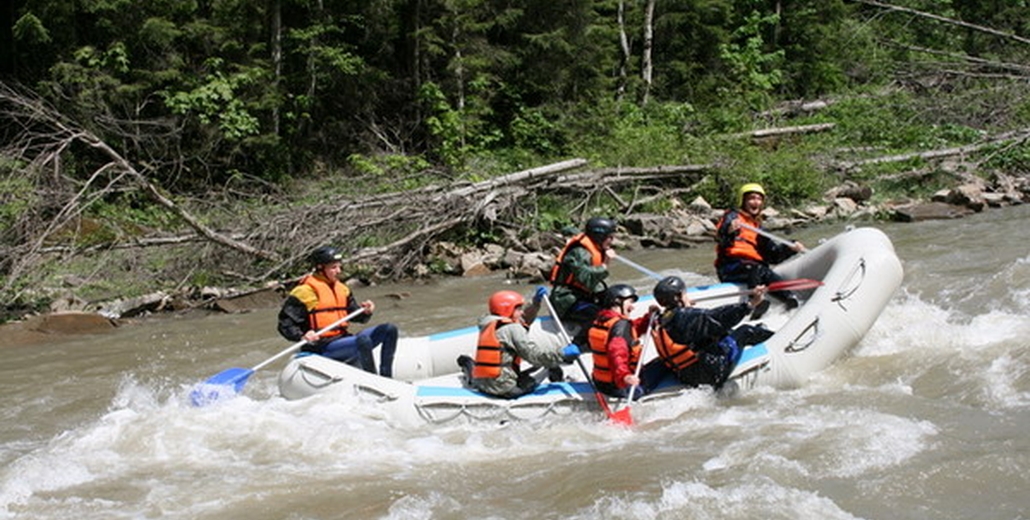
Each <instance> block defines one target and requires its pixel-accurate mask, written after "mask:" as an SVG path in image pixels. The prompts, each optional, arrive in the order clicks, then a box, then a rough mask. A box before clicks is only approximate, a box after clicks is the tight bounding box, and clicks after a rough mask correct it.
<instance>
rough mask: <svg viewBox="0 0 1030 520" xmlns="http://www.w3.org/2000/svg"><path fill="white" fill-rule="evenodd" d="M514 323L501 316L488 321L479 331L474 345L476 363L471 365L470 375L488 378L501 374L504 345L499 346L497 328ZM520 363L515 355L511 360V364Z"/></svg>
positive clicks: (516, 365)
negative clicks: (477, 340) (476, 343)
mask: <svg viewBox="0 0 1030 520" xmlns="http://www.w3.org/2000/svg"><path fill="white" fill-rule="evenodd" d="M513 323H515V321H514V320H512V319H511V318H501V319H499V320H494V321H491V322H490V323H488V324H487V325H486V326H485V327H483V330H481V331H479V343H478V345H477V346H476V364H475V366H474V367H472V377H474V378H490V379H496V378H497V377H499V376H500V375H501V369H502V368H504V366H503V364H502V360H503V359H504V358H503V357H502V355H501V354H502V353H503V351H504V347H503V346H501V341H500V340H499V339H497V329H499V328H501V327H504V326H507V325H511V324H513ZM521 363H522V359H520V358H519V357H518V356H515V359H514V360H512V364H513V365H514V366H515V367H516V370H517V367H518V366H519V365H520V364H521Z"/></svg>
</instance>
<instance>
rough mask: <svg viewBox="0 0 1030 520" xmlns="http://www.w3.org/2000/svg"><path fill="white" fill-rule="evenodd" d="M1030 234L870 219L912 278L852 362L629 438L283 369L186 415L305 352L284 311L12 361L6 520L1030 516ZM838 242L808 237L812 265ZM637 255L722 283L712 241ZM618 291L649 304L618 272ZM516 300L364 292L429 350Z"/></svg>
mask: <svg viewBox="0 0 1030 520" xmlns="http://www.w3.org/2000/svg"><path fill="white" fill-rule="evenodd" d="M1028 220H1030V205H1024V206H1018V207H1014V208H1007V209H996V210H989V211H987V212H985V213H982V214H977V215H974V216H972V217H968V218H965V219H961V220H948V221H932V222H922V223H915V224H893V223H875V224H873V225H876V226H877V227H879V228H880V229H882V230H884V231H885V232H886V233H887V235H888V236H889V237H890V238H891V240H892V241H893V242H894V245H895V248H896V250H897V252H898V255H899V257H900V258H901V260H902V263H903V265H904V269H905V278H904V282H903V284H902V287H901V289H900V290H899V291H898V292H897V293H896V294H895V295H894V297H893V299H892V301H891V302H890V303H889V304H888V306H887V308H886V310H885V311H884V313H883V314H882V315H881V316H880V318H879V320H878V321H877V322H876V324H875V325H874V326H873V327H872V329H871V330H870V332H869V333H868V334H867V336H866V337H865V338H864V339H863V340H862V342H861V343H859V345H858V346H857V347H856V348H855V349H853V350H852V351H851V353H850V355H848V356H847V357H845V358H843V359H841V360H839V361H838V362H837V363H836V364H834V365H833V366H831V367H830V368H828V369H827V370H824V371H823V372H820V373H818V374H816V375H815V376H814V377H813V378H812V379H811V380H810V381H808V383H807V384H805V385H804V386H802V387H801V388H798V389H794V390H775V389H771V388H759V389H756V390H753V391H748V392H743V393H740V394H738V395H735V396H732V397H716V396H714V395H713V394H712V393H711V392H709V391H705V390H696V391H692V392H688V393H687V394H686V395H684V396H682V397H681V398H678V399H676V400H673V401H668V402H664V403H663V404H662V406H661V407H654V408H646V409H644V408H640V409H635V410H634V418H635V419H636V422H637V424H636V425H635V426H634V427H632V428H628V429H627V428H622V427H615V426H612V425H609V424H607V423H605V422H603V421H602V418H601V417H599V416H598V417H593V416H583V417H578V418H577V419H574V420H572V419H569V418H567V417H566V418H551V419H545V420H538V421H529V422H514V423H508V424H507V425H505V426H498V425H496V424H462V425H451V426H424V427H420V428H414V429H412V428H402V427H399V426H397V425H394V424H392V423H391V422H390V420H389V418H387V417H383V416H382V415H381V414H380V413H378V412H377V410H375V409H374V408H371V407H368V406H367V405H359V404H354V403H351V402H348V401H347V400H346V399H345V398H343V397H342V396H334V395H332V394H324V395H320V396H316V397H313V398H308V399H303V400H299V401H286V400H284V399H282V398H281V397H279V396H278V393H277V389H276V382H275V381H276V376H277V374H278V371H279V369H280V368H281V367H282V365H283V363H282V362H279V363H276V364H273V365H272V366H270V367H268V368H266V369H263V370H261V371H259V372H257V373H256V374H255V375H254V376H253V377H252V378H251V379H250V381H249V382H248V384H247V386H246V388H245V391H244V392H243V394H242V395H241V396H240V397H238V398H236V399H233V400H231V401H228V402H225V403H221V404H219V405H217V406H210V407H206V408H200V409H197V408H193V407H191V406H190V405H189V404H188V398H187V394H188V392H189V389H190V388H191V387H192V386H193V385H194V384H195V383H197V382H199V381H202V380H204V379H206V378H208V377H210V376H212V375H214V374H216V373H218V372H220V371H222V370H224V369H226V368H229V367H233V366H240V367H251V366H254V365H256V364H258V363H259V362H261V361H263V360H265V359H267V358H268V357H270V356H272V355H273V354H275V353H277V352H279V351H280V350H282V349H283V348H285V347H286V346H288V344H289V343H288V342H286V341H285V340H283V339H281V338H279V337H278V335H277V334H276V332H275V324H274V321H275V313H276V310H277V309H262V310H259V311H255V312H250V313H245V314H236V315H206V316H202V315H191V316H180V317H175V318H156V319H148V320H143V321H142V322H140V323H135V324H132V325H127V326H123V327H120V328H118V329H116V330H115V331H113V332H111V333H109V334H103V335H95V336H82V337H75V338H55V340H54V342H52V343H49V344H44V345H32V346H17V345H16V346H11V347H8V348H4V349H2V350H0V356H2V357H0V359H2V361H0V468H2V469H0V519H6V518H25V519H51V518H52V519H67V518H75V519H77V520H88V519H98V520H99V519H104V520H108V519H117V518H131V519H139V518H159V517H160V518H182V519H186V518H188V519H215V518H218V519H236V518H239V519H243V518H248V519H265V518H267V519H358V518H375V519H398V520H399V519H463V518H497V519H502V518H503V519H516V518H519V519H521V518H525V519H541V518H555V519H557V518H562V519H566V518H571V519H598V518H601V519H653V518H667V519H709V518H735V519H736V518H754V519H771V518H783V519H797V518H802V519H855V518H863V519H934V520H942V519H967V518H976V519H1017V518H1028V517H1030V493H1028V492H1027V491H1028V490H1030V469H1028V468H1030V435H1028V434H1027V432H1028V431H1030V319H1027V316H1028V314H1030V247H1028V246H1027V244H1028V243H1030V231H1028V227H1027V226H1026V222H1028ZM857 225H870V224H868V223H858V224H857ZM843 227H844V224H843V223H838V224H831V225H824V226H819V227H813V228H807V229H804V230H800V231H798V232H797V234H796V237H797V238H799V239H801V240H802V241H804V242H805V243H806V244H807V245H809V246H810V247H811V246H814V245H815V244H816V243H818V241H819V239H820V238H824V237H829V236H832V235H833V234H835V233H837V232H840V231H841V230H842V229H843ZM624 254H625V256H626V257H627V258H630V259H632V260H634V261H636V262H637V263H639V264H642V265H644V266H647V267H649V268H651V269H653V270H656V271H660V272H662V273H668V274H673V273H675V274H681V275H684V276H685V277H686V278H687V280H688V282H690V283H692V284H697V285H701V284H706V283H709V282H712V281H713V280H714V278H713V269H712V266H711V262H712V248H711V247H708V246H705V247H698V248H693V249H689V250H681V251H667V250H662V251H658V250H649V251H625V252H624ZM613 278H614V279H615V280H619V281H624V282H627V283H631V284H633V285H635V286H636V287H637V288H638V289H639V290H640V291H641V292H644V293H650V289H651V287H652V285H653V280H651V279H649V278H647V277H646V276H644V275H642V274H640V273H638V272H636V271H634V270H631V269H630V268H628V267H625V266H623V265H621V264H620V265H615V266H613ZM507 287H512V285H509V284H508V282H507V281H506V280H505V279H504V277H503V276H502V275H496V276H490V277H485V278H475V279H449V280H443V281H439V282H434V283H430V284H424V285H392V286H380V287H374V288H358V289H356V292H357V293H358V296H359V297H361V298H365V297H369V298H372V299H374V300H376V301H377V303H378V306H379V308H378V309H377V312H376V316H375V318H374V320H375V321H374V322H373V323H376V322H379V321H392V322H394V323H397V324H398V325H399V326H400V328H401V333H402V335H424V334H429V333H431V332H436V331H440V330H445V329H451V328H458V327H465V326H469V325H472V324H474V323H475V320H476V318H477V317H478V316H479V315H480V314H481V313H482V312H483V310H484V309H485V301H486V297H487V296H488V295H489V294H490V293H492V292H493V291H495V290H498V289H501V288H507ZM515 288H516V289H518V290H521V291H524V292H527V293H528V292H529V291H530V290H531V289H532V287H530V286H515ZM400 293H410V297H406V298H401V299H396V298H392V297H390V295H392V294H400Z"/></svg>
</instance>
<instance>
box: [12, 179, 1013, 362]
mask: <svg viewBox="0 0 1030 520" xmlns="http://www.w3.org/2000/svg"><path fill="white" fill-rule="evenodd" d="M871 199H872V190H871V189H869V188H868V187H864V186H860V185H856V184H845V185H842V186H839V187H836V188H834V189H832V190H829V191H828V192H827V193H826V194H825V196H824V199H823V201H822V202H821V203H818V204H811V205H808V206H805V207H801V208H791V209H786V210H778V209H777V208H768V209H767V210H766V213H765V215H766V222H765V226H766V227H767V228H768V229H769V230H771V231H784V230H789V229H792V228H799V227H804V226H807V225H811V224H813V223H818V222H825V221H856V222H862V221H872V220H895V221H903V222H917V221H922V220H930V219H954V218H961V217H964V216H967V215H970V214H973V213H976V212H979V211H986V210H989V209H991V208H999V207H1004V206H1008V205H1013V204H1022V203H1025V202H1030V176H1024V177H1022V178H1014V179H1008V180H1007V181H1006V182H996V183H987V182H985V181H979V180H974V181H973V182H966V183H963V184H960V185H957V186H955V187H953V188H949V189H946V190H941V191H940V192H937V193H935V194H934V195H933V196H932V197H931V199H930V200H901V201H890V202H885V203H880V204H873V203H871ZM721 216H722V210H720V209H715V208H713V207H712V206H711V205H710V204H709V203H708V202H707V201H705V200H704V199H703V198H700V197H699V198H696V199H694V200H693V201H691V202H690V203H689V204H684V203H681V204H679V205H677V206H676V207H674V208H673V209H671V210H670V211H668V212H666V213H663V214H651V213H633V214H630V215H626V216H623V217H620V218H619V226H620V233H619V234H618V239H617V243H616V247H617V248H619V249H622V250H634V249H641V248H655V247H657V248H686V247H694V246H698V245H703V246H706V247H707V246H709V245H710V244H711V243H712V240H713V236H714V232H715V223H716V222H717V221H718V220H719V218H720V217H721ZM565 238H566V237H565V236H563V235H561V234H558V233H537V234H535V235H533V236H531V237H529V238H528V239H522V240H517V239H515V237H514V234H510V235H509V236H507V237H506V238H505V239H504V240H503V243H496V244H487V245H485V246H483V247H480V248H467V247H460V246H458V245H457V244H454V243H450V242H436V243H434V244H433V245H432V246H431V247H430V250H429V253H428V255H427V256H426V259H425V262H424V263H422V264H419V265H418V266H417V269H416V272H415V273H413V274H414V277H416V278H419V277H430V276H434V273H442V274H443V275H445V276H448V275H449V276H464V277H474V276H482V275H486V274H491V273H495V272H498V271H504V272H505V273H506V274H507V276H509V277H511V278H518V279H523V280H525V281H526V282H527V283H536V282H539V281H542V280H543V279H544V276H545V275H546V273H547V272H548V271H549V270H550V268H551V265H552V262H553V259H554V255H555V253H556V252H557V251H558V250H559V249H560V248H561V246H562V245H563V243H564V240H565ZM295 282H296V280H287V281H280V282H275V283H271V284H268V285H266V286H262V287H250V288H221V287H187V288H183V289H180V290H177V291H171V292H169V291H156V292H153V293H150V294H146V295H143V296H139V297H136V298H124V299H114V300H109V301H103V302H95V303H88V302H85V301H83V300H80V299H78V298H76V297H75V296H74V295H70V294H68V295H65V296H63V297H60V298H55V299H54V300H53V301H52V302H51V305H50V309H49V312H48V313H43V314H41V315H35V316H27V317H26V318H25V319H23V320H20V321H17V322H13V323H9V324H7V325H6V326H5V327H4V337H5V340H4V342H5V343H9V344H24V343H31V342H36V341H43V340H45V339H46V338H47V337H48V335H50V334H83V333H97V332H103V331H105V330H109V329H111V328H112V327H115V326H118V325H119V324H121V323H124V322H125V321H126V320H131V319H134V318H140V317H145V316H150V315H154V314H168V313H183V312H188V311H196V310H203V311H208V312H229V313H232V312H245V311H248V310H252V309H255V308H267V307H273V306H276V305H278V304H279V302H281V300H282V297H283V294H284V293H285V292H286V291H287V290H288V289H289V287H290V286H291V285H292V284H293V283H295ZM349 283H351V284H355V285H359V284H361V283H362V281H361V280H358V279H352V280H350V281H349ZM398 297H403V295H398Z"/></svg>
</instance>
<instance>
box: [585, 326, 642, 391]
mask: <svg viewBox="0 0 1030 520" xmlns="http://www.w3.org/2000/svg"><path fill="white" fill-rule="evenodd" d="M624 319H626V317H625V316H613V317H612V318H610V319H608V320H607V321H604V322H601V321H595V322H594V323H593V324H591V325H590V330H589V331H587V344H588V345H589V346H590V353H591V354H592V355H593V359H594V373H593V378H594V381H597V382H601V383H611V384H616V383H615V374H614V369H615V367H613V366H610V365H609V363H608V335H609V334H610V333H611V330H612V327H614V326H615V324H616V323H618V322H619V320H624ZM630 331H631V332H632V334H633V341H632V342H630V345H629V368H630V370H633V369H634V368H635V367H636V365H637V363H639V362H640V342H639V341H638V340H637V331H636V329H635V328H633V327H632V326H631V327H630Z"/></svg>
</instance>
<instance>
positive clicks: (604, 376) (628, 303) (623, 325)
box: [587, 284, 658, 399]
mask: <svg viewBox="0 0 1030 520" xmlns="http://www.w3.org/2000/svg"><path fill="white" fill-rule="evenodd" d="M637 299H638V296H637V291H636V289H634V288H633V287H631V286H629V285H625V284H616V285H613V286H611V287H609V288H608V290H606V291H605V292H604V303H603V305H604V308H603V309H601V312H599V313H598V314H597V319H596V320H594V323H593V324H592V325H591V326H590V329H589V330H588V331H587V343H588V345H590V352H591V354H593V359H594V372H593V375H592V377H593V379H594V385H595V386H596V387H597V389H598V390H600V391H601V392H603V393H605V394H607V395H609V396H611V397H626V394H627V393H628V392H629V389H630V388H631V387H633V386H634V385H639V384H640V379H639V378H638V377H637V376H636V375H635V372H636V369H637V363H639V362H640V351H641V347H640V345H641V343H640V339H639V338H640V336H641V335H643V334H645V333H646V332H647V327H648V324H649V323H650V321H651V315H650V314H647V315H645V316H641V317H639V318H637V319H636V320H630V318H629V315H630V313H632V312H633V304H634V303H636V301H637ZM656 310H658V307H657V306H654V307H653V308H652V311H656ZM642 392H643V390H642V388H641V387H640V386H637V392H636V394H637V395H635V396H634V397H633V398H634V399H636V398H638V397H640V395H641V394H642Z"/></svg>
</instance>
